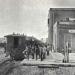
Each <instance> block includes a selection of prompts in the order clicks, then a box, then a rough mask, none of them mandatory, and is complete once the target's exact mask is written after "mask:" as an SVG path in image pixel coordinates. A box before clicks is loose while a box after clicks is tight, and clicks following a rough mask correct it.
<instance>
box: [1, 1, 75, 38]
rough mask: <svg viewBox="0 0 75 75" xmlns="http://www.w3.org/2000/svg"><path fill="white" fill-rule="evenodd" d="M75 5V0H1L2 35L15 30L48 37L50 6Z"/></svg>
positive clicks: (39, 36)
mask: <svg viewBox="0 0 75 75" xmlns="http://www.w3.org/2000/svg"><path fill="white" fill-rule="evenodd" d="M74 5H75V0H0V37H3V36H4V35H6V34H11V33H13V32H15V33H24V34H25V35H32V36H35V37H37V38H39V39H40V38H46V37H47V34H48V27H47V18H48V11H49V8H51V7H74Z"/></svg>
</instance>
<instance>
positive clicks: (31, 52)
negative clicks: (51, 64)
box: [23, 45, 50, 61]
mask: <svg viewBox="0 0 75 75" xmlns="http://www.w3.org/2000/svg"><path fill="white" fill-rule="evenodd" d="M49 51H50V46H49V45H48V46H47V45H46V46H45V45H42V46H40V45H28V46H26V48H25V50H24V51H23V54H24V56H25V58H27V59H29V58H30V57H31V58H32V59H36V60H37V59H41V61H42V60H43V59H45V58H46V55H49Z"/></svg>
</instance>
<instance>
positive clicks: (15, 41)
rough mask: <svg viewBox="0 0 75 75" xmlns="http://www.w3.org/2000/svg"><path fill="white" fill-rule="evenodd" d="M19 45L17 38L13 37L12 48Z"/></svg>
mask: <svg viewBox="0 0 75 75" xmlns="http://www.w3.org/2000/svg"><path fill="white" fill-rule="evenodd" d="M18 45H19V38H17V37H14V48H17V47H18Z"/></svg>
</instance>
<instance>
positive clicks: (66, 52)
mask: <svg viewBox="0 0 75 75" xmlns="http://www.w3.org/2000/svg"><path fill="white" fill-rule="evenodd" d="M65 49H66V50H65V62H66V63H68V62H69V49H68V42H67V43H66V48H65Z"/></svg>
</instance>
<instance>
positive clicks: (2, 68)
mask: <svg viewBox="0 0 75 75" xmlns="http://www.w3.org/2000/svg"><path fill="white" fill-rule="evenodd" d="M14 66H15V65H14V62H13V61H11V60H10V59H9V60H5V61H3V62H2V63H0V75H8V74H9V73H10V72H11V70H12V69H13V68H14Z"/></svg>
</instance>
